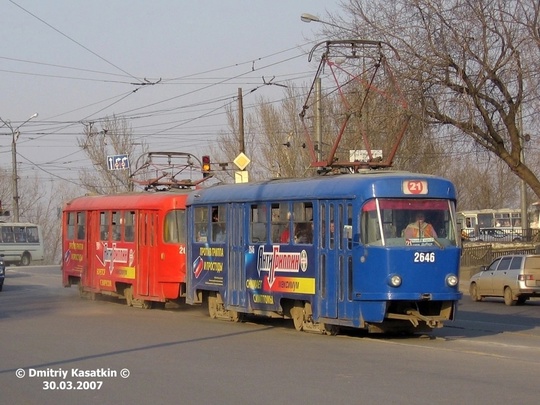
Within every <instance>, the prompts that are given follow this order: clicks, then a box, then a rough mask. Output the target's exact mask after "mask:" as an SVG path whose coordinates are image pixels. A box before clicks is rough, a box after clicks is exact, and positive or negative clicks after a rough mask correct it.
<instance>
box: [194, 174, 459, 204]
mask: <svg viewBox="0 0 540 405" xmlns="http://www.w3.org/2000/svg"><path fill="white" fill-rule="evenodd" d="M411 180H412V181H415V180H416V181H418V180H424V181H427V184H428V193H427V194H422V195H421V196H420V197H422V198H426V197H428V198H429V197H431V198H449V199H455V198H456V191H455V187H454V185H453V184H452V183H451V182H450V181H449V180H447V179H444V178H442V177H437V176H432V175H425V174H417V173H410V172H404V171H369V172H367V173H355V174H344V175H331V176H320V177H309V178H301V179H290V178H288V179H283V178H280V179H273V180H267V181H261V182H253V183H239V184H222V185H216V186H212V187H208V188H205V189H199V190H195V191H193V192H192V193H191V194H190V196H189V197H188V202H187V204H186V205H188V206H189V205H191V204H207V203H220V202H246V201H272V200H305V199H341V198H359V199H361V200H366V199H369V198H374V197H394V198H395V197H403V198H415V197H419V195H411V194H404V193H403V191H402V190H403V185H404V182H406V181H411Z"/></svg>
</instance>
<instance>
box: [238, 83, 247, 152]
mask: <svg viewBox="0 0 540 405" xmlns="http://www.w3.org/2000/svg"><path fill="white" fill-rule="evenodd" d="M238 132H239V134H238V135H239V139H240V153H244V152H245V151H246V146H245V140H244V99H243V97H242V88H241V87H239V88H238Z"/></svg>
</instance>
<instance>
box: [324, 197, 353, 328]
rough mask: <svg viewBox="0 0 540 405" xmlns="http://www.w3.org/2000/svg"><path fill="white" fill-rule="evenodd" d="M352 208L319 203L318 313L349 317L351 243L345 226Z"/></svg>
mask: <svg viewBox="0 0 540 405" xmlns="http://www.w3.org/2000/svg"><path fill="white" fill-rule="evenodd" d="M351 212H352V208H350V207H347V206H346V205H345V204H344V202H343V201H339V202H338V201H325V202H323V203H321V205H320V216H321V219H322V224H323V226H321V228H320V240H319V246H320V249H319V263H320V265H319V269H318V271H319V275H318V278H319V283H318V285H317V288H318V293H319V296H320V297H321V298H320V307H319V310H320V316H322V317H325V318H340V319H341V318H350V316H349V314H348V308H349V306H348V305H347V303H348V302H349V301H350V298H351V297H350V293H349V292H350V291H351V288H350V285H351V282H352V280H351V277H352V274H351V264H352V262H351V261H352V253H351V243H350V240H348V239H347V238H346V237H345V233H344V229H345V226H346V225H347V226H351V224H350V222H351V218H350V215H351Z"/></svg>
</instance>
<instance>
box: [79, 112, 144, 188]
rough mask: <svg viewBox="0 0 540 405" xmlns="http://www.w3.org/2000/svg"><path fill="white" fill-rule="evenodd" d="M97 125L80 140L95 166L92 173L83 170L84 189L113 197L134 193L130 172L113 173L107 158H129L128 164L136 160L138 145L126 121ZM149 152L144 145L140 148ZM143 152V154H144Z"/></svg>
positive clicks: (91, 125) (90, 126)
mask: <svg viewBox="0 0 540 405" xmlns="http://www.w3.org/2000/svg"><path fill="white" fill-rule="evenodd" d="M99 126H100V127H101V128H97V124H94V123H89V124H87V125H86V126H85V128H84V133H83V136H82V137H80V138H79V139H78V143H79V147H81V148H82V149H83V151H84V153H85V154H86V155H87V156H88V158H89V159H90V161H91V162H92V163H93V166H94V167H93V168H91V169H81V170H80V173H79V178H80V181H81V183H82V187H83V188H84V189H86V190H87V191H88V192H90V193H95V194H111V193H119V192H124V191H129V190H132V189H133V184H132V182H131V181H130V172H129V170H110V169H109V166H108V162H107V156H113V155H128V157H129V161H130V162H134V161H135V160H136V156H135V152H136V146H138V145H136V143H135V142H134V141H133V137H132V130H131V127H130V126H129V125H128V123H127V122H126V120H124V119H118V118H116V117H114V116H113V117H110V118H109V117H107V118H105V119H104V120H103V121H101V122H99ZM140 146H141V149H142V151H143V152H144V151H145V150H146V146H145V145H144V143H142V144H140ZM143 152H141V154H142V153H143Z"/></svg>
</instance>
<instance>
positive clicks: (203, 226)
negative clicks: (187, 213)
mask: <svg viewBox="0 0 540 405" xmlns="http://www.w3.org/2000/svg"><path fill="white" fill-rule="evenodd" d="M195 240H196V241H197V242H206V241H207V240H208V208H207V207H196V208H195Z"/></svg>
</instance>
